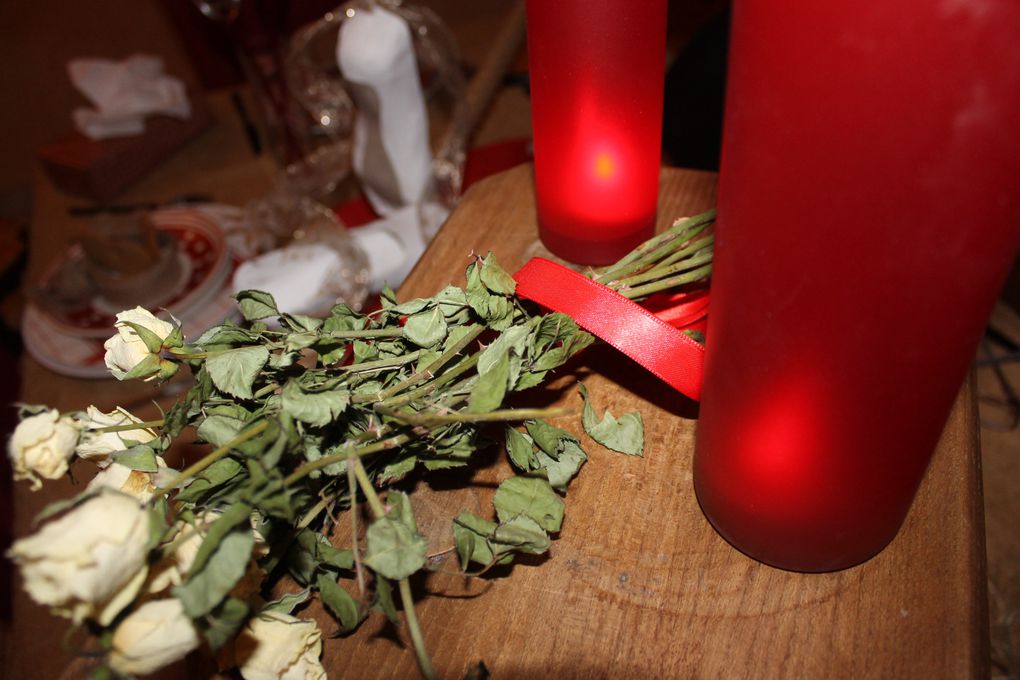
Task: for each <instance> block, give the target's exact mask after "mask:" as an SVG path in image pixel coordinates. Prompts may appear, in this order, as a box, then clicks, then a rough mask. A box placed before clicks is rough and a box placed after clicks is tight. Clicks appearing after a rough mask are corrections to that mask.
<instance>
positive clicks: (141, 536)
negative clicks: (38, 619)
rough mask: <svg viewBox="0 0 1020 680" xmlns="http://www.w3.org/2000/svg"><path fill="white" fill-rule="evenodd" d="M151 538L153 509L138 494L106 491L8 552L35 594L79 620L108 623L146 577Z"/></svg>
mask: <svg viewBox="0 0 1020 680" xmlns="http://www.w3.org/2000/svg"><path fill="white" fill-rule="evenodd" d="M148 538H149V515H148V513H147V512H146V510H145V509H144V508H143V507H142V506H141V505H140V504H139V502H138V500H137V499H136V498H132V497H131V496H126V495H124V494H121V493H116V492H104V493H100V494H99V495H97V496H93V497H92V498H89V499H87V500H85V501H84V502H82V503H81V504H80V505H78V506H76V507H75V508H74V509H73V510H71V511H70V512H68V513H67V514H65V515H64V516H62V517H60V518H59V519H55V520H52V521H50V522H48V523H46V524H45V525H44V526H43V527H42V529H40V530H39V531H38V532H36V533H34V534H32V535H31V536H28V537H26V538H22V539H20V540H18V541H15V542H14V545H13V546H11V549H10V550H9V551H8V553H7V556H8V557H10V558H11V560H12V561H13V562H14V563H15V564H16V565H18V566H19V567H20V568H21V575H22V577H23V579H24V583H25V590H26V591H28V594H29V595H30V596H31V597H32V599H33V600H35V601H36V602H38V603H39V604H42V605H47V606H49V607H50V608H51V610H52V611H53V612H54V613H56V614H59V615H61V616H66V617H68V618H70V619H72V620H73V621H74V622H75V623H80V622H81V621H83V620H84V619H95V620H97V621H99V623H100V624H101V625H106V624H108V623H109V622H110V621H112V620H113V618H114V617H115V616H116V615H117V613H118V612H120V611H121V610H122V609H123V608H124V607H125V606H127V605H128V604H129V603H130V602H131V601H132V600H133V599H134V597H135V595H136V594H137V592H138V590H139V589H140V588H141V586H142V583H143V582H144V580H145V575H146V571H147V570H146V569H145V556H146V552H147V542H148Z"/></svg>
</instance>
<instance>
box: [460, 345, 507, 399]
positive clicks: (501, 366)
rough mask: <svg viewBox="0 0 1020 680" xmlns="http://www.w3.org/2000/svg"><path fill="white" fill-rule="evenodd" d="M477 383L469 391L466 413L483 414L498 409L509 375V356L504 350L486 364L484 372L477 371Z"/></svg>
mask: <svg viewBox="0 0 1020 680" xmlns="http://www.w3.org/2000/svg"><path fill="white" fill-rule="evenodd" d="M478 372H479V373H478V381H477V382H476V383H475V386H474V387H473V388H472V389H471V397H470V398H469V399H468V411H470V412H471V413H485V412H488V411H492V410H494V409H497V408H499V406H500V405H501V404H502V403H503V397H504V396H506V386H507V379H508V378H509V374H510V356H509V354H508V353H507V350H506V348H503V352H502V353H501V354H500V355H499V357H498V358H497V359H495V360H494V361H491V362H488V363H487V365H486V370H485V372H482V369H481V367H479V369H478Z"/></svg>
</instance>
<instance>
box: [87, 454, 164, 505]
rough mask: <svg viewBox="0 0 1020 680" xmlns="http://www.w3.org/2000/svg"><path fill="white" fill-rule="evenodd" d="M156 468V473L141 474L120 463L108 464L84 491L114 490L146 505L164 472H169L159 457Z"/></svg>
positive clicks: (139, 471)
mask: <svg viewBox="0 0 1020 680" xmlns="http://www.w3.org/2000/svg"><path fill="white" fill-rule="evenodd" d="M156 467H157V468H159V470H158V471H157V472H142V471H141V470H132V469H131V468H129V467H128V466H126V465H121V464H120V463H110V464H108V465H107V466H106V467H105V468H103V469H102V470H100V471H99V474H97V475H96V476H95V477H93V478H92V481H91V482H89V484H88V486H86V487H85V490H86V491H93V490H96V489H100V488H107V489H114V490H115V491H120V492H121V493H126V494H127V495H129V496H134V497H135V498H137V499H138V501H139V502H140V503H146V502H148V501H149V499H151V498H152V495H153V493H155V491H156V489H158V488H159V480H160V479H163V478H165V477H166V475H165V472H164V471H167V470H169V468H168V467H167V464H166V461H165V460H163V459H162V458H161V457H160V456H156Z"/></svg>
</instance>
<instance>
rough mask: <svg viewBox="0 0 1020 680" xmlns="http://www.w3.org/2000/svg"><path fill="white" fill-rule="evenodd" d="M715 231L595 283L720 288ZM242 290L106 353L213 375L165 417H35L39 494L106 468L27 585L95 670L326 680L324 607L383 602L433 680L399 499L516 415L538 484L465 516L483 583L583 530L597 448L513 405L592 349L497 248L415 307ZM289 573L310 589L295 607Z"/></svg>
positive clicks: (147, 369)
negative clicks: (577, 515) (506, 266)
mask: <svg viewBox="0 0 1020 680" xmlns="http://www.w3.org/2000/svg"><path fill="white" fill-rule="evenodd" d="M713 220H714V213H712V212H709V213H705V214H703V215H698V216H695V217H690V218H684V219H681V220H678V221H677V222H676V223H675V224H674V226H673V227H672V228H671V229H669V230H668V231H666V232H664V233H663V234H660V235H659V236H656V237H655V238H653V239H652V240H651V241H649V242H647V243H646V244H644V245H642V246H640V247H639V248H638V249H636V250H635V251H634V252H632V253H631V254H630V255H628V256H627V257H625V258H624V259H623V260H621V261H620V262H619V263H618V264H617V265H613V266H611V267H609V268H607V269H606V270H605V271H603V272H599V273H593V274H592V275H593V276H594V277H596V280H597V281H599V282H600V283H603V284H605V285H607V286H609V287H610V288H613V289H614V290H616V291H617V292H619V293H621V294H623V295H624V296H626V297H630V298H632V299H639V298H641V297H643V296H646V295H649V294H651V293H654V292H657V291H661V290H671V289H675V288H678V287H683V286H687V285H689V284H692V283H695V284H698V283H700V284H702V285H703V284H704V281H705V280H706V278H707V277H708V275H709V272H710V267H711V250H712V236H711V225H712V223H713ZM236 298H237V303H238V307H239V310H240V313H241V316H242V317H243V318H244V323H243V324H238V323H233V322H229V321H228V322H225V323H223V324H221V325H218V326H215V327H213V328H211V329H209V330H207V331H206V332H204V333H202V334H201V335H200V336H198V337H195V338H190V339H189V338H186V337H185V334H184V329H182V328H181V326H180V324H179V323H178V322H177V321H176V320H175V319H173V318H172V317H170V320H169V321H167V320H164V319H161V318H158V317H156V316H155V315H153V314H152V313H150V312H149V311H147V310H144V309H142V308H136V309H133V310H129V311H125V312H122V313H120V314H118V315H117V323H116V331H117V333H116V335H114V336H113V337H111V338H110V339H109V340H108V341H107V342H106V344H105V348H106V357H105V358H106V364H107V366H108V367H109V369H110V371H111V373H112V374H113V375H114V376H115V377H116V378H118V379H120V380H146V381H163V380H168V379H170V378H171V377H173V376H174V375H175V374H176V373H178V372H179V371H181V370H182V369H183V370H186V371H189V372H190V373H191V376H192V378H191V379H192V380H193V385H192V386H191V388H190V389H189V390H188V391H187V393H186V394H184V395H183V397H181V398H180V399H179V400H178V401H177V402H176V403H175V404H174V405H173V406H172V407H171V408H169V409H168V410H167V411H166V412H165V413H163V414H162V417H161V418H159V419H158V420H153V421H148V422H143V421H141V420H140V419H138V418H136V417H135V416H134V415H132V414H131V413H129V412H128V411H126V410H124V409H121V408H118V409H116V410H114V411H113V412H110V413H103V412H101V411H99V410H98V409H96V408H95V407H93V406H89V407H88V408H86V409H85V410H84V411H78V412H72V413H59V412H57V411H56V410H53V409H49V408H46V407H42V406H22V407H21V418H22V420H21V422H20V424H19V425H18V427H17V429H16V430H15V432H14V433H13V435H12V437H11V439H10V441H9V445H8V451H9V455H10V458H11V461H12V464H13V468H14V472H15V477H16V478H17V479H24V480H27V481H28V482H29V483H31V484H32V485H33V488H37V487H38V486H39V485H40V484H41V479H56V478H58V477H61V476H63V475H65V474H67V473H68V470H69V466H70V465H72V464H74V463H76V462H78V461H87V464H92V465H95V466H96V467H97V468H98V472H97V474H95V476H94V478H93V479H92V481H90V482H89V483H88V484H87V485H86V486H85V488H84V489H83V490H82V491H81V493H79V494H78V495H77V496H75V497H74V498H70V499H67V500H64V501H61V502H58V503H56V504H54V505H52V506H50V507H49V508H47V509H46V510H45V511H44V512H43V514H42V516H41V517H40V518H39V521H40V522H42V525H41V528H40V529H39V530H38V532H37V533H35V534H33V535H31V536H28V537H26V538H22V539H20V540H18V541H16V542H15V543H14V545H13V546H12V548H11V550H10V552H9V557H10V558H11V559H12V560H13V561H14V562H15V563H16V564H17V565H18V566H19V567H20V569H21V573H22V576H23V580H24V586H25V588H26V590H27V591H28V593H29V594H30V595H31V597H32V598H33V599H34V600H36V601H37V602H38V603H40V604H41V605H44V606H47V607H49V608H50V610H51V611H52V612H53V613H54V614H56V615H58V616H61V617H65V618H67V619H69V620H70V621H71V623H72V625H73V626H74V627H76V628H77V629H79V630H81V631H84V632H86V633H87V634H89V635H91V636H94V637H95V645H96V646H97V648H98V650H99V652H98V653H96V654H95V656H96V658H97V659H98V662H97V665H96V666H95V669H94V671H93V677H95V678H104V677H107V678H108V677H118V678H120V677H131V676H135V675H145V674H148V673H151V672H153V671H155V670H157V669H159V668H162V667H164V666H166V665H168V664H170V663H173V662H175V661H177V660H179V659H181V658H183V657H184V656H185V655H187V654H188V653H189V652H191V651H193V650H195V649H197V648H199V647H202V646H204V647H207V648H208V649H209V650H211V651H212V652H213V653H215V654H216V655H217V659H218V660H219V661H220V662H221V664H222V665H223V666H224V667H231V666H236V667H237V668H239V670H240V674H241V675H242V676H243V677H245V678H248V679H252V678H273V677H302V678H315V677H320V678H321V677H325V671H324V670H323V667H322V665H321V663H320V661H319V655H320V652H321V645H322V642H321V633H320V632H319V630H318V628H317V626H316V624H315V623H314V622H312V621H307V620H302V619H300V618H298V617H297V616H295V611H297V610H299V609H300V608H301V607H302V605H303V604H304V603H305V602H306V601H307V600H308V599H309V598H311V597H318V598H320V599H321V600H322V603H323V604H324V606H325V608H326V610H327V611H328V612H330V613H331V614H332V615H333V616H334V618H335V620H336V623H337V625H338V627H339V629H340V630H341V631H351V630H353V629H355V628H356V627H357V626H358V625H359V624H360V622H361V621H362V620H364V619H365V617H366V616H368V615H369V613H370V612H371V611H372V610H376V611H378V612H380V614H379V615H382V616H386V617H389V618H390V619H391V620H392V621H394V622H395V623H396V622H398V621H400V620H401V618H402V619H403V621H404V623H405V624H406V626H407V630H408V633H409V636H410V639H411V641H412V643H413V647H414V650H415V653H416V655H417V659H418V662H419V666H420V668H421V670H422V673H423V675H425V676H426V677H431V676H433V675H434V673H433V671H432V668H431V664H430V662H429V658H428V654H427V652H426V650H425V647H424V643H423V641H422V635H421V630H420V628H419V625H418V622H417V619H416V617H415V614H414V608H413V606H412V598H411V587H410V584H409V581H408V578H409V577H410V576H411V575H412V574H414V573H415V572H417V571H419V570H422V569H427V568H428V565H427V556H426V541H425V538H424V537H423V536H422V535H421V534H420V533H419V531H418V527H417V524H416V521H415V517H414V514H413V512H412V509H411V503H410V501H409V498H408V495H407V494H406V493H405V492H402V491H399V490H395V489H392V488H389V489H388V487H389V485H390V484H391V483H392V482H394V481H396V480H400V479H402V478H404V477H406V476H407V475H410V474H418V473H420V472H430V471H437V470H443V469H447V468H454V467H460V466H465V465H469V464H470V463H471V461H472V454H473V453H474V452H475V451H476V450H477V449H478V448H479V447H480V446H481V445H482V444H483V443H484V441H485V438H486V434H487V433H490V432H491V430H492V428H493V427H494V424H499V423H502V424H503V427H504V428H505V429H504V433H503V441H504V442H505V448H506V452H507V455H508V457H509V460H510V462H511V464H512V466H513V468H514V470H515V472H517V474H516V475H514V476H512V477H510V478H508V479H506V480H505V481H503V482H502V483H501V484H500V485H499V487H498V489H497V490H496V493H495V496H494V497H493V505H494V512H493V513H492V515H491V516H485V517H483V516H479V515H476V514H474V513H471V512H468V511H464V512H461V513H460V514H458V515H457V516H456V517H455V518H453V519H452V521H453V536H454V541H455V544H456V546H455V547H456V553H457V556H458V559H459V563H460V566H461V569H462V570H463V572H464V573H465V574H468V575H478V574H481V573H483V572H485V571H486V570H487V569H489V568H490V567H491V566H493V565H497V564H506V563H508V562H510V561H512V560H513V559H514V556H515V555H516V554H519V553H532V554H540V553H543V552H545V551H546V550H547V549H548V548H549V546H550V542H551V541H552V540H553V538H554V537H555V535H556V534H557V532H558V531H559V530H560V526H561V522H562V520H563V513H564V506H565V503H564V500H563V498H562V492H563V491H564V490H565V488H566V486H567V484H568V483H569V481H570V480H571V478H572V477H573V476H574V475H575V474H576V473H577V472H578V470H579V469H580V467H581V466H582V465H583V463H584V462H585V461H586V459H587V456H586V454H585V452H584V450H583V449H582V448H581V445H580V442H579V440H578V439H577V437H575V436H574V435H572V434H571V433H570V432H568V431H566V430H563V429H560V428H557V427H554V426H553V425H551V424H549V423H548V422H547V421H546V419H547V418H548V417H549V416H551V415H558V414H560V412H559V411H555V410H550V409H530V408H508V407H507V406H506V405H505V403H506V400H507V398H508V396H509V395H510V394H511V393H513V392H518V391H521V390H526V389H528V388H530V387H534V386H536V385H539V384H540V383H542V382H543V380H545V378H546V377H547V376H548V375H549V373H550V372H551V371H554V370H555V369H557V368H558V367H561V366H562V365H563V364H564V363H565V362H567V361H568V360H569V359H570V358H571V357H572V356H574V355H575V354H576V353H577V352H579V351H580V350H582V349H584V348H585V347H587V346H588V345H589V344H590V343H591V342H592V341H593V338H592V336H591V335H589V334H588V333H587V332H585V331H583V330H582V329H580V328H579V327H578V326H577V324H576V323H575V322H574V321H573V320H571V319H570V318H569V317H567V316H565V315H563V314H557V313H543V312H542V311H541V310H539V309H538V308H537V307H536V306H535V305H533V304H531V303H528V302H526V301H524V300H522V299H521V298H519V297H517V296H516V295H515V281H514V279H513V278H512V277H511V276H509V275H508V274H507V273H506V272H505V271H503V270H502V269H501V268H500V267H499V265H498V264H497V262H496V260H495V258H494V257H493V256H492V255H491V254H490V255H488V256H487V257H485V258H479V257H475V258H473V259H472V261H471V262H470V264H469V265H468V267H467V271H466V285H465V286H464V287H463V288H458V287H453V286H450V287H447V288H445V289H444V290H442V291H440V292H439V293H438V294H436V295H435V296H433V297H431V298H419V299H414V300H406V301H403V302H398V301H397V300H396V298H395V296H394V294H393V293H392V291H389V290H387V291H384V293H383V295H382V308H381V309H379V310H378V311H376V312H373V313H371V314H361V313H358V312H355V311H354V310H352V309H350V308H349V307H348V306H347V305H345V304H337V305H336V306H335V307H333V309H332V310H331V312H330V314H329V316H327V317H326V318H312V317H308V316H302V315H296V314H288V313H283V312H280V311H279V310H278V309H277V307H276V303H275V301H274V300H273V298H272V297H271V296H270V295H268V294H266V293H263V292H259V291H244V292H242V293H239V294H238V295H237V296H236ZM580 389H581V394H582V397H583V399H584V402H585V403H584V408H583V413H582V424H583V427H584V429H585V431H586V432H588V433H589V435H591V436H592V438H593V439H595V440H596V441H598V442H600V443H602V444H604V445H606V446H607V447H609V448H611V449H614V450H617V451H621V452H623V453H626V454H632V455H634V454H640V453H641V451H642V447H643V432H642V423H641V418H640V414H637V413H629V414H623V415H622V416H620V417H619V418H617V417H614V416H613V415H611V414H609V413H608V412H607V413H606V414H605V415H604V416H603V417H602V418H599V417H598V415H597V414H596V412H595V410H594V409H593V407H592V406H591V405H590V403H589V401H588V395H587V393H586V391H585V390H584V389H583V386H581V388H580ZM188 438H191V439H195V440H197V441H198V442H202V443H205V444H206V445H207V447H208V452H207V453H206V454H205V455H204V456H202V457H201V458H199V459H198V460H195V461H194V462H192V463H191V464H190V465H187V466H186V467H184V469H182V470H176V469H172V468H170V467H168V465H167V464H166V462H165V460H164V457H163V454H164V453H165V452H166V451H167V450H168V449H169V448H170V447H171V446H172V445H173V444H174V442H175V441H177V440H180V439H188ZM386 489H388V490H386ZM362 502H363V503H366V504H367V506H368V508H369V509H370V511H371V515H372V517H373V519H372V521H371V522H370V523H369V524H368V525H367V527H363V531H359V530H357V529H355V530H354V531H353V532H352V535H353V540H352V543H353V544H352V545H350V546H336V545H333V544H332V543H331V542H330V540H329V539H328V538H327V537H328V536H329V535H330V533H331V529H332V528H333V526H334V524H335V522H336V521H337V519H338V515H339V514H340V513H342V512H344V511H347V512H348V513H349V517H350V518H351V520H353V521H354V522H355V523H356V522H357V517H358V513H357V512H355V509H356V506H358V505H359V504H360V503H362ZM283 577H287V578H289V579H290V580H289V581H287V583H292V584H293V587H292V588H291V589H290V592H288V593H286V594H282V595H281V594H280V588H279V587H276V588H274V586H277V585H278V583H279V582H280V581H281V579H282V578H283ZM272 591H275V592H276V593H277V596H276V597H275V598H274V597H271V596H270V595H268V593H270V592H272ZM398 603H399V604H398ZM401 610H402V614H401Z"/></svg>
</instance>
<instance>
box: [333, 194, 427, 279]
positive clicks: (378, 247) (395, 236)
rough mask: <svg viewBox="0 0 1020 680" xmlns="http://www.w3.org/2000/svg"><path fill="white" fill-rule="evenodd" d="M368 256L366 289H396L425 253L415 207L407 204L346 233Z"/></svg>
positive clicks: (419, 220) (419, 219)
mask: <svg viewBox="0 0 1020 680" xmlns="http://www.w3.org/2000/svg"><path fill="white" fill-rule="evenodd" d="M348 233H349V234H350V235H351V238H352V239H354V242H355V243H357V244H358V245H359V246H360V247H361V249H362V250H363V251H364V252H365V256H366V257H367V258H368V288H369V290H372V291H380V290H382V289H383V286H385V285H389V286H390V287H391V288H397V287H398V286H400V284H401V283H403V282H404V279H405V278H407V275H408V274H410V273H411V269H412V268H413V267H414V265H415V263H416V262H418V258H420V257H421V254H422V253H423V252H425V245H426V243H425V239H424V238H423V237H422V228H421V215H420V214H419V212H418V206H414V205H409V206H406V207H404V208H401V209H400V210H397V211H395V212H392V213H390V214H389V215H387V216H386V217H383V218H382V219H378V220H375V221H374V222H370V223H369V224H366V225H364V226H362V227H358V228H357V229H351V230H350V231H349V232H348Z"/></svg>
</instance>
